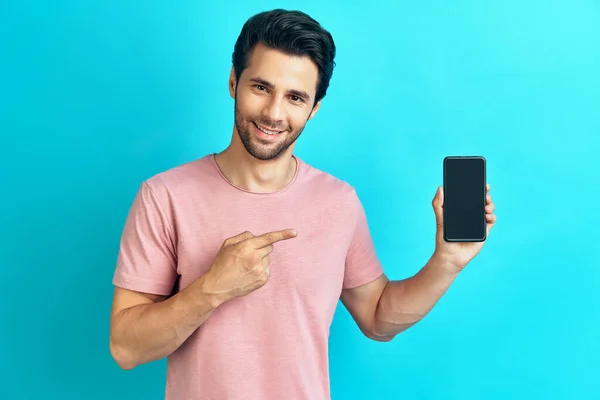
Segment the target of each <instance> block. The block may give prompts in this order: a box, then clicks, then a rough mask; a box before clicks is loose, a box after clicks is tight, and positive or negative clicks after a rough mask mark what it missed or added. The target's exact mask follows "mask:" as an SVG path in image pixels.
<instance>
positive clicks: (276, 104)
mask: <svg viewBox="0 0 600 400" xmlns="http://www.w3.org/2000/svg"><path fill="white" fill-rule="evenodd" d="M263 113H264V116H265V118H268V119H269V120H270V121H271V122H272V123H274V124H276V123H279V122H281V121H283V117H284V106H283V99H282V98H280V97H279V96H272V97H271V98H270V100H269V102H268V103H267V104H266V106H265V108H264V110H263Z"/></svg>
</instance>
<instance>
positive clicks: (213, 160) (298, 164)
mask: <svg viewBox="0 0 600 400" xmlns="http://www.w3.org/2000/svg"><path fill="white" fill-rule="evenodd" d="M215 156H216V153H211V154H210V155H209V159H210V161H211V163H212V165H213V167H214V168H215V170H216V171H217V174H219V176H220V177H221V180H222V181H223V182H224V183H225V184H226V185H227V186H229V187H230V188H231V189H233V190H235V191H238V192H242V193H245V194H248V195H252V196H275V195H279V194H282V193H285V192H287V191H289V190H290V189H291V188H292V187H293V186H294V183H296V181H297V180H298V176H299V175H300V172H301V169H302V161H301V160H300V159H299V158H298V157H297V156H296V155H294V154H292V157H293V158H294V159H295V160H296V171H295V172H294V176H293V177H292V179H291V180H290V181H289V182H288V183H287V185H285V186H284V187H282V188H281V189H278V190H275V191H272V192H253V191H251V190H247V189H244V188H242V187H239V186H237V185H235V184H233V183H232V182H231V181H230V180H229V179H227V177H226V176H225V174H224V173H223V171H221V168H220V167H219V164H217V160H216V158H215Z"/></svg>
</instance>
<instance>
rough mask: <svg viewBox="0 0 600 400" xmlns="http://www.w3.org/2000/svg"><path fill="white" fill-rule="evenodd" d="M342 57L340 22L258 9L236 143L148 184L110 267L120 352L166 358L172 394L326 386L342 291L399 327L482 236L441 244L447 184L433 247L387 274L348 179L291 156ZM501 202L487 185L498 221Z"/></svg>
mask: <svg viewBox="0 0 600 400" xmlns="http://www.w3.org/2000/svg"><path fill="white" fill-rule="evenodd" d="M334 57H335V45H334V42H333V39H332V37H331V35H330V34H329V33H328V32H327V31H326V30H324V29H323V28H322V27H321V26H320V24H319V23H317V22H316V21H315V20H313V19H312V18H310V17H309V16H308V15H306V14H304V13H301V12H294V11H285V10H274V11H270V12H264V13H260V14H257V15H255V16H253V17H252V18H250V19H249V20H248V21H247V22H246V24H245V25H244V27H243V28H242V31H241V33H240V36H239V38H238V40H237V42H236V44H235V50H234V53H233V66H232V69H231V75H230V78H229V91H230V94H231V97H232V98H233V99H234V101H235V122H234V127H233V134H232V137H231V142H230V144H229V146H228V147H227V148H226V149H225V150H223V151H222V152H220V153H213V154H209V155H206V156H203V157H202V158H199V159H197V160H195V161H193V162H190V163H187V164H185V165H181V166H178V167H175V168H173V169H170V170H168V171H165V172H163V173H160V174H158V175H156V176H153V177H151V178H150V179H148V180H146V181H145V182H143V184H142V185H141V187H140V189H139V192H138V194H137V196H136V198H135V200H134V203H133V205H132V207H131V210H130V213H129V216H128V218H127V221H126V224H125V228H124V231H123V235H122V238H121V248H120V252H119V256H118V261H117V266H116V271H115V274H114V279H113V283H114V285H115V293H114V299H113V307H112V313H111V329H110V350H111V353H112V355H113V357H114V359H115V360H116V362H117V363H118V364H119V365H120V366H121V367H122V368H124V369H131V368H134V367H136V366H138V365H140V364H144V363H147V362H151V361H153V360H158V359H162V358H164V357H168V369H167V387H166V398H167V399H230V400H237V399H244V400H246V399H261V400H268V399H277V400H281V399H311V400H312V399H329V397H330V387H329V375H328V368H329V365H328V336H329V328H330V325H331V322H332V319H333V315H334V312H335V309H336V306H337V304H338V300H340V299H341V301H342V303H343V304H344V306H345V307H346V308H347V309H348V311H349V312H350V313H351V315H352V317H353V318H354V320H355V321H356V323H357V326H358V327H359V329H360V330H361V331H362V332H363V333H364V334H365V336H366V337H368V338H370V339H373V340H378V341H389V340H391V339H393V338H394V337H395V336H396V335H397V334H398V333H399V332H402V331H403V330H405V329H407V328H408V327H410V326H412V325H413V324H415V323H416V322H418V321H419V320H420V319H421V318H423V316H425V315H426V314H427V313H428V311H429V310H430V309H431V308H432V307H433V306H434V304H435V303H436V302H437V301H438V300H439V298H440V297H441V296H442V295H443V293H444V292H445V291H446V289H447V288H448V287H449V285H450V284H451V282H452V281H453V280H454V278H455V277H456V275H457V274H458V273H459V271H460V270H461V269H462V268H464V266H465V265H466V264H467V263H468V262H469V261H470V260H471V259H472V258H473V257H474V256H475V255H476V254H477V253H478V252H479V250H480V249H481V246H482V243H467V244H462V243H446V242H444V240H443V239H442V222H443V221H442V201H443V199H442V195H441V192H440V191H439V190H438V192H437V194H436V195H435V197H434V200H433V208H434V213H435V218H436V221H437V226H438V234H437V239H436V243H435V251H434V252H433V255H432V257H431V259H430V260H429V261H428V262H427V264H426V265H425V266H424V267H423V268H422V269H421V270H420V272H419V273H418V274H416V275H415V276H413V277H411V278H409V279H405V280H402V281H390V280H388V278H387V277H386V275H385V274H384V272H383V268H382V266H381V265H380V263H379V260H378V258H377V255H376V253H375V249H374V245H373V242H372V239H371V236H370V233H369V228H368V225H367V219H366V216H365V213H364V210H363V207H362V205H361V202H360V200H359V198H358V196H357V194H356V191H355V190H354V189H353V187H352V186H351V185H349V184H348V183H346V182H343V181H341V180H339V179H337V178H335V177H333V176H331V175H329V174H327V173H326V172H323V171H320V170H318V169H316V168H314V167H312V166H310V165H309V164H307V163H305V162H304V161H302V160H301V159H299V158H298V157H297V156H295V155H294V154H293V151H294V146H295V143H296V140H297V139H298V138H299V136H300V135H301V133H302V131H303V130H304V128H305V126H306V124H307V122H308V121H309V120H310V119H312V118H313V117H314V116H315V114H316V113H317V111H318V110H319V107H320V105H321V102H322V100H323V98H324V97H325V94H326V92H327V88H328V86H329V81H330V78H331V76H332V73H333V68H334ZM493 208H494V205H493V203H492V202H491V197H489V194H488V206H487V207H486V211H487V213H488V214H487V217H488V222H489V224H488V231H489V229H490V228H491V226H492V224H493V222H494V221H495V217H494V215H493V214H492V211H493ZM373 396H374V397H377V394H374V395H373Z"/></svg>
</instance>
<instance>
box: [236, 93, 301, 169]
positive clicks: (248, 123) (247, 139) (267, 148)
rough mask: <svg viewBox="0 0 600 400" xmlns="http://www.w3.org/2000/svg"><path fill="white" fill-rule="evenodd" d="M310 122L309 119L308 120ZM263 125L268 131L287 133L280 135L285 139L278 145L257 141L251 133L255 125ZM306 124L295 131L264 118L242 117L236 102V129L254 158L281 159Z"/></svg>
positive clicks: (278, 142)
mask: <svg viewBox="0 0 600 400" xmlns="http://www.w3.org/2000/svg"><path fill="white" fill-rule="evenodd" d="M307 121H308V119H307ZM255 123H256V124H257V125H262V126H264V127H267V128H268V129H272V130H277V131H285V132H282V133H280V134H279V135H282V136H283V135H285V137H284V138H283V139H280V140H279V141H277V142H276V143H265V142H261V141H259V140H257V138H256V137H255V136H254V135H253V134H252V133H251V132H250V129H252V125H253V124H255ZM305 126H306V123H305V124H304V125H302V126H301V127H299V128H298V129H296V130H293V129H292V127H290V126H285V125H281V124H279V125H278V124H273V123H272V122H271V121H269V120H267V119H265V118H262V117H255V118H251V117H248V118H247V117H245V116H244V115H242V113H241V112H240V110H239V109H238V106H237V100H236V101H235V128H236V130H237V133H238V136H239V137H240V140H241V141H242V144H243V145H244V148H245V149H246V151H247V152H248V153H249V154H250V155H251V156H252V157H254V158H257V159H259V160H274V159H277V158H279V157H280V156H281V155H282V154H283V153H284V152H285V151H286V150H287V149H288V148H289V147H290V146H291V145H292V144H294V142H295V141H296V139H298V137H299V136H300V134H301V133H302V131H303V130H304V127H305Z"/></svg>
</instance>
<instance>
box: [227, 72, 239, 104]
mask: <svg viewBox="0 0 600 400" xmlns="http://www.w3.org/2000/svg"><path fill="white" fill-rule="evenodd" d="M236 85H237V82H236V80H235V69H234V68H233V66H232V67H231V72H230V73H229V95H230V96H231V98H232V99H235V88H236Z"/></svg>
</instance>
